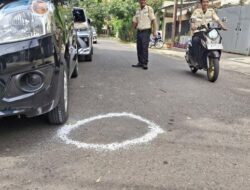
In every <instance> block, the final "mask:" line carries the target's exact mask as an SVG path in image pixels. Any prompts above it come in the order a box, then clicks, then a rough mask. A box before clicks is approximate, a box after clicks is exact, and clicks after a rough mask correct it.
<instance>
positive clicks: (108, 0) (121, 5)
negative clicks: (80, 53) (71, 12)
mask: <svg viewBox="0 0 250 190" xmlns="http://www.w3.org/2000/svg"><path fill="white" fill-rule="evenodd" d="M69 1H73V2H74V1H77V4H78V6H80V7H84V8H85V9H86V11H87V13H88V16H89V17H90V18H91V19H92V20H93V24H94V26H95V27H96V28H97V32H98V33H101V31H102V27H103V25H108V26H109V28H112V34H113V35H116V36H117V35H118V34H119V37H120V38H121V39H122V40H126V41H131V40H134V36H135V35H134V32H133V31H132V30H131V29H132V26H131V25H132V18H133V16H134V15H135V12H136V9H137V8H139V3H138V0H69ZM163 1H164V0H147V2H148V5H150V6H152V7H153V9H154V10H155V12H160V11H159V8H160V7H161V6H162V3H163Z"/></svg>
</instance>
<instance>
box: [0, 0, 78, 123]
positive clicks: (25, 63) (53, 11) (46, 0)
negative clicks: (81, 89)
mask: <svg viewBox="0 0 250 190" xmlns="http://www.w3.org/2000/svg"><path fill="white" fill-rule="evenodd" d="M71 10H72V8H70V7H69V6H66V5H63V4H61V2H60V4H59V3H58V2H57V1H54V2H52V1H50V0H6V1H2V3H0V118H1V117H6V116H11V115H18V116H21V115H24V116H27V117H33V116H37V115H42V114H47V116H48V119H49V122H50V123H52V124H63V123H65V122H66V121H67V118H68V94H69V88H68V85H69V82H68V80H69V79H70V78H71V77H77V75H78V58H77V42H76V40H77V39H76V36H75V35H74V32H73V18H72V12H71ZM61 11H63V14H62V13H61ZM67 14H68V15H67ZM61 15H67V16H69V19H70V16H71V20H72V22H65V19H66V17H61Z"/></svg>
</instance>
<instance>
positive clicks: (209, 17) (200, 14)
mask: <svg viewBox="0 0 250 190" xmlns="http://www.w3.org/2000/svg"><path fill="white" fill-rule="evenodd" d="M200 3H201V8H198V9H196V10H195V11H194V12H193V14H192V16H191V30H192V33H193V38H192V51H191V53H192V54H193V55H194V57H196V58H198V57H199V56H202V55H203V53H204V52H203V51H202V50H201V48H199V47H200V45H201V39H203V38H204V37H203V33H201V32H200V31H201V30H200V27H201V26H205V27H207V26H208V23H210V22H212V21H215V22H217V23H218V24H219V25H220V26H221V28H222V29H223V30H226V28H225V26H224V25H223V23H222V22H221V20H220V18H219V17H218V16H217V14H216V13H215V11H214V9H212V8H208V7H209V0H200ZM196 61H197V62H198V61H199V60H196Z"/></svg>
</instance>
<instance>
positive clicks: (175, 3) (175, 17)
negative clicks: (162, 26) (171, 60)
mask: <svg viewBox="0 0 250 190" xmlns="http://www.w3.org/2000/svg"><path fill="white" fill-rule="evenodd" d="M177 8H178V0H174V11H173V24H172V42H173V43H174V41H175V31H176V20H177Z"/></svg>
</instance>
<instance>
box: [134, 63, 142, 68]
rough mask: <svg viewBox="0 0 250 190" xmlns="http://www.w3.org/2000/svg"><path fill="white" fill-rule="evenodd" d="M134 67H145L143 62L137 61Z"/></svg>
mask: <svg viewBox="0 0 250 190" xmlns="http://www.w3.org/2000/svg"><path fill="white" fill-rule="evenodd" d="M132 67H143V65H142V64H141V63H137V64H136V65H132Z"/></svg>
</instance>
